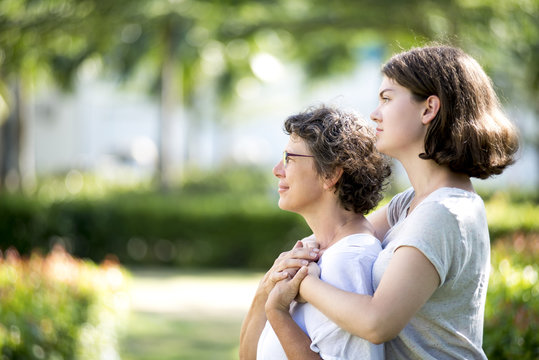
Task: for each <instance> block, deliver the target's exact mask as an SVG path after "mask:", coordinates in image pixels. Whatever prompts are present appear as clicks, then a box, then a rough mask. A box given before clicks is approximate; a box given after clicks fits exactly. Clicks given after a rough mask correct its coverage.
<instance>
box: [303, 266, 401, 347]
mask: <svg viewBox="0 0 539 360" xmlns="http://www.w3.org/2000/svg"><path fill="white" fill-rule="evenodd" d="M300 294H301V296H302V297H303V299H305V300H306V301H307V302H309V303H310V304H311V305H313V306H314V307H316V308H317V309H318V310H320V311H321V312H322V313H323V314H324V315H326V316H327V317H328V318H329V319H331V320H332V321H333V322H334V323H336V324H337V325H338V326H339V327H341V328H342V329H344V330H346V331H348V332H349V333H351V334H353V335H356V336H359V337H361V338H363V339H366V340H368V341H370V342H372V343H375V344H378V343H382V342H384V341H388V340H390V339H392V338H393V337H395V336H396V335H397V334H398V332H399V331H400V329H398V328H396V327H395V326H394V325H393V324H391V322H390V321H388V319H386V316H385V315H384V313H383V310H382V309H381V308H380V306H378V304H377V303H376V301H374V300H373V297H372V296H370V295H362V294H356V293H352V292H348V291H344V290H341V289H338V288H336V287H334V286H332V285H330V284H328V283H326V282H324V281H322V280H320V279H319V278H317V277H314V276H307V277H306V278H305V279H304V280H303V282H302V283H301V286H300ZM335 304H338V306H335Z"/></svg>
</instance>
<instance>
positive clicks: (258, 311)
mask: <svg viewBox="0 0 539 360" xmlns="http://www.w3.org/2000/svg"><path fill="white" fill-rule="evenodd" d="M316 250H318V249H316ZM316 250H315V251H316ZM313 254H315V255H313ZM317 257H318V255H317V254H316V252H315V253H313V252H312V249H308V248H304V247H303V245H302V243H301V242H298V243H297V244H296V245H295V246H294V248H293V249H292V250H290V251H287V252H284V253H282V254H281V255H280V256H279V257H278V258H277V259H276V260H275V262H274V264H273V266H272V267H271V269H269V270H268V272H267V273H266V274H265V275H264V277H263V278H262V280H261V281H260V283H259V285H258V288H257V290H256V293H255V296H254V299H253V302H252V303H251V307H250V308H249V311H248V313H247V316H246V317H245V319H244V320H243V323H242V326H241V332H240V359H242V360H252V359H256V350H257V345H258V339H259V338H260V334H261V333H262V330H263V329H264V326H265V323H266V313H265V310H264V306H265V304H266V301H267V299H268V295H269V293H270V292H271V290H272V289H273V287H274V286H275V283H276V282H277V281H279V280H282V279H285V278H286V277H287V276H290V277H292V276H293V275H294V274H295V273H296V271H297V269H299V268H300V267H301V266H304V265H306V264H307V263H308V262H309V261H311V260H314V259H316V258H317ZM307 259H308V260H307Z"/></svg>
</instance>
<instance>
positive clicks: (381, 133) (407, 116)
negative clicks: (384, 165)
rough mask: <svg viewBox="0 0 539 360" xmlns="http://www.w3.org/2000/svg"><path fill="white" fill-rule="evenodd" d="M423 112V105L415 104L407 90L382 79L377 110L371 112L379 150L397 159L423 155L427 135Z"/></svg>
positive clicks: (420, 103)
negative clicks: (422, 120) (422, 117)
mask: <svg viewBox="0 0 539 360" xmlns="http://www.w3.org/2000/svg"><path fill="white" fill-rule="evenodd" d="M423 112H424V104H423V103H422V102H418V101H416V100H415V99H414V98H413V96H412V93H411V92H410V90H408V89H407V88H405V87H403V86H401V85H399V84H398V83H397V82H395V81H394V80H392V79H390V78H388V77H386V76H384V78H383V80H382V84H381V85H380V90H379V104H378V107H377V108H376V109H375V110H374V111H373V112H372V113H371V119H372V120H373V121H374V122H375V123H376V148H377V149H378V151H380V152H382V153H384V154H386V155H389V156H391V157H394V158H397V159H401V158H403V157H406V156H413V157H417V155H419V154H420V153H422V152H423V151H424V138H425V133H426V126H425V125H424V124H423V123H422V122H421V115H422V114H423Z"/></svg>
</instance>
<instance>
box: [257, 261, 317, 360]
mask: <svg viewBox="0 0 539 360" xmlns="http://www.w3.org/2000/svg"><path fill="white" fill-rule="evenodd" d="M306 275H307V269H306V267H303V268H301V270H300V271H298V272H297V274H296V275H295V276H294V277H293V278H291V277H290V276H288V278H287V279H285V280H281V281H279V282H278V283H277V284H276V285H275V287H274V288H273V290H272V291H271V293H270V295H269V297H268V300H267V302H266V306H265V309H266V314H267V317H268V321H269V322H270V324H271V327H272V328H273V330H274V331H275V333H276V334H277V338H278V339H279V342H280V343H281V345H282V347H283V349H284V351H285V353H286V357H287V358H288V359H289V360H294V359H300V360H309V359H316V360H319V359H321V358H320V355H319V354H318V353H316V352H314V351H312V350H311V348H310V345H311V339H310V338H309V337H308V336H307V334H305V333H304V332H303V330H302V329H301V328H300V327H299V326H298V324H297V323H296V322H295V321H294V319H293V318H292V316H291V315H290V311H289V309H290V303H291V302H292V300H294V298H295V297H296V295H297V292H298V290H299V284H300V282H301V281H302V280H303V279H304V278H305V276H306Z"/></svg>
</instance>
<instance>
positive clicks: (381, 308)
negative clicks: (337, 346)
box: [300, 246, 440, 344]
mask: <svg viewBox="0 0 539 360" xmlns="http://www.w3.org/2000/svg"><path fill="white" fill-rule="evenodd" d="M439 283H440V278H439V276H438V273H437V272H436V269H435V268H434V266H433V265H432V263H431V262H430V261H429V260H428V259H427V258H426V257H425V256H424V255H423V254H422V253H421V252H420V251H419V250H417V249H415V248H413V247H409V246H402V247H400V248H398V249H397V250H396V251H395V253H394V255H393V258H392V259H391V261H390V263H389V266H388V267H387V269H386V271H385V273H384V275H383V277H382V280H381V282H380V285H379V286H378V289H377V290H376V292H375V293H374V295H373V296H369V295H359V294H355V293H351V292H346V291H343V290H340V289H338V288H335V287H333V286H332V285H329V284H327V283H325V282H323V281H322V280H320V279H319V278H318V277H316V276H312V275H309V276H307V277H306V278H305V279H304V280H303V282H302V283H301V285H300V294H301V296H302V298H304V299H305V300H307V301H308V302H309V303H311V304H312V305H314V306H315V307H316V308H317V309H319V310H320V311H321V312H322V313H323V314H325V315H326V316H327V317H328V318H330V319H331V320H333V321H334V322H335V323H336V324H337V325H339V326H340V327H341V328H343V329H345V330H346V331H348V332H350V333H352V334H354V335H356V336H360V337H362V338H364V339H367V340H369V341H370V342H372V343H375V344H380V343H382V342H385V341H388V340H391V339H393V338H394V337H395V336H397V335H398V333H399V332H400V331H401V330H402V329H403V328H404V327H405V326H406V324H407V323H408V322H409V321H410V319H411V318H412V317H413V316H414V314H415V313H416V312H417V311H418V310H419V309H420V308H421V307H422V306H423V305H424V304H425V302H426V301H427V300H428V299H429V298H430V296H431V295H432V294H433V293H434V291H435V290H436V288H437V287H438V285H439ZM335 304H338V306H335Z"/></svg>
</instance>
